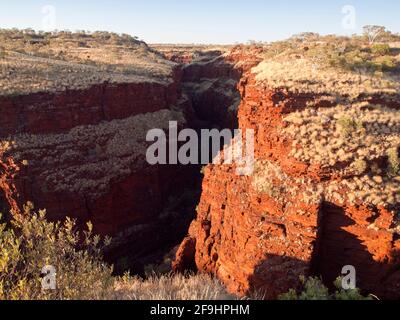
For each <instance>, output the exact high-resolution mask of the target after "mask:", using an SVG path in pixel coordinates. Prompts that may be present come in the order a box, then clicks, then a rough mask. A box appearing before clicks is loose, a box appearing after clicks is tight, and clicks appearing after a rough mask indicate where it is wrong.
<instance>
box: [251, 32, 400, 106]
mask: <svg viewBox="0 0 400 320" xmlns="http://www.w3.org/2000/svg"><path fill="white" fill-rule="evenodd" d="M378 40H379V42H378ZM399 41H400V37H399V36H398V35H393V34H391V33H389V32H387V31H385V32H383V33H381V35H380V37H377V38H376V39H375V40H374V42H373V43H370V41H369V40H368V36H366V35H363V36H353V37H338V36H319V35H318V34H314V33H306V34H300V35H297V36H294V37H292V38H290V39H288V40H286V41H280V42H275V43H271V44H268V45H266V46H265V61H264V62H262V63H261V64H260V65H259V66H258V67H257V68H255V70H254V71H255V72H256V73H258V75H257V79H258V80H260V81H267V82H268V83H269V84H270V85H271V86H274V87H284V88H288V89H289V90H290V91H300V92H310V93H311V92H312V93H317V94H318V93H326V94H332V95H336V94H341V95H347V96H350V97H353V98H357V97H358V96H359V95H360V94H363V93H368V94H370V93H387V94H396V93H397V91H398V89H399V84H398V82H399V81H398V80H399V77H398V76H399V72H398V71H399V70H400V48H399Z"/></svg>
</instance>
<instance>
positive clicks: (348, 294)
mask: <svg viewBox="0 0 400 320" xmlns="http://www.w3.org/2000/svg"><path fill="white" fill-rule="evenodd" d="M301 280H302V283H303V289H302V291H301V292H297V291H296V290H294V289H291V290H290V291H289V292H287V293H285V294H282V295H281V296H280V297H279V300H372V297H364V296H362V295H361V294H360V291H359V290H358V289H350V290H344V289H343V288H342V286H341V279H338V280H336V282H335V286H336V288H337V290H336V291H335V292H334V293H330V292H329V289H328V288H327V287H326V286H325V285H324V284H323V283H322V281H321V279H319V278H313V277H310V278H308V279H306V278H302V279H301Z"/></svg>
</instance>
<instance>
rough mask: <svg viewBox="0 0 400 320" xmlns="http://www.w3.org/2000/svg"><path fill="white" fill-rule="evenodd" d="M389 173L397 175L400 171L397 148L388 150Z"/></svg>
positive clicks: (393, 175)
mask: <svg viewBox="0 0 400 320" xmlns="http://www.w3.org/2000/svg"><path fill="white" fill-rule="evenodd" d="M387 154H388V175H389V176H392V177H395V176H397V175H398V174H399V173H400V158H399V152H398V150H397V148H392V149H389V150H388V152H387Z"/></svg>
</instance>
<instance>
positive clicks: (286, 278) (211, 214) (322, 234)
mask: <svg viewBox="0 0 400 320" xmlns="http://www.w3.org/2000/svg"><path fill="white" fill-rule="evenodd" d="M239 59H243V57H240V56H239ZM253 66H254V63H253ZM247 70H248V69H247ZM239 91H240V93H241V99H242V100H241V104H240V106H239V114H238V119H239V127H240V128H241V129H246V128H250V129H254V130H255V136H256V143H255V157H256V164H255V171H254V173H253V174H252V175H251V176H238V175H237V174H236V170H235V166H234V165H222V166H215V165H210V166H208V167H207V168H206V170H205V177H204V181H203V187H202V190H203V191H202V196H201V200H200V204H199V206H198V209H197V214H198V215H197V218H196V220H195V221H193V223H192V225H191V227H190V230H189V236H188V237H187V238H186V239H185V241H184V242H183V243H182V245H181V247H180V249H179V250H178V253H177V258H176V261H175V264H174V267H175V269H176V270H184V269H186V268H193V266H196V267H197V269H198V270H200V271H205V272H210V273H213V274H216V275H217V276H218V277H219V278H220V279H221V280H222V281H223V282H224V283H225V284H226V285H227V286H228V288H229V290H230V291H231V292H233V293H239V294H241V295H245V294H249V293H251V292H253V291H258V290H260V291H261V292H263V293H265V294H266V298H267V299H274V298H276V297H277V296H278V295H279V294H281V293H284V292H287V291H288V290H289V289H290V288H298V287H299V286H300V280H299V277H300V276H302V275H305V276H307V275H321V276H322V277H323V280H324V281H325V282H326V283H327V284H332V283H333V281H334V280H335V279H336V278H337V277H338V276H339V275H340V274H341V270H342V267H343V266H346V265H353V266H354V267H356V270H357V280H358V282H357V285H358V286H359V287H360V288H361V289H363V290H365V292H368V293H374V294H376V295H378V296H379V297H382V298H384V297H386V298H399V297H400V295H399V292H400V291H399V287H400V271H399V268H398V266H399V263H400V259H399V255H398V250H399V247H400V240H399V236H398V234H397V232H394V229H393V228H394V226H396V225H398V221H397V218H396V216H395V215H394V214H393V212H391V211H388V210H387V209H385V208H383V206H380V205H377V206H371V205H368V204H367V203H366V202H363V201H362V200H360V201H354V199H352V200H351V201H350V200H348V199H346V195H343V194H341V192H344V191H343V190H342V189H336V184H337V183H339V184H340V180H341V179H344V178H343V177H340V176H338V174H335V173H334V172H335V171H329V170H323V169H322V168H321V166H320V165H319V164H318V163H311V164H310V163H307V162H305V161H300V160H299V159H297V158H295V157H294V156H293V153H292V151H291V150H292V146H293V139H290V138H288V137H287V136H285V135H283V134H282V130H284V128H285V127H287V124H286V122H285V121H284V119H285V117H287V116H288V114H290V113H294V112H296V111H299V110H304V108H305V106H306V105H307V102H310V101H313V102H314V103H315V104H316V105H317V107H319V108H329V107H330V106H332V103H331V102H330V101H325V100H324V99H320V98H319V96H318V95H315V94H314V95H313V94H297V95H295V94H290V93H287V92H285V91H282V90H272V89H270V88H269V87H268V86H267V85H265V84H263V83H262V82H259V81H256V79H255V74H253V73H251V72H249V71H248V72H247V73H245V74H244V75H243V77H242V79H241V81H240V84H239ZM321 110H322V109H321ZM365 179H368V178H365ZM375 180H376V181H377V183H379V182H381V181H379V180H380V179H378V178H377V179H375ZM356 181H357V179H356ZM332 185H334V186H335V187H332ZM332 190H333V191H332ZM336 190H339V191H336ZM344 193H346V192H344ZM367 199H369V198H368V197H367Z"/></svg>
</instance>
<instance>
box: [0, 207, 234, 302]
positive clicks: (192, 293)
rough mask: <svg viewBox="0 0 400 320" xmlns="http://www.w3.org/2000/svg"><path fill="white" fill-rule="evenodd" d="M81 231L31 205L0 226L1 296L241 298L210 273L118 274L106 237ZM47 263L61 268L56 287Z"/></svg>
mask: <svg viewBox="0 0 400 320" xmlns="http://www.w3.org/2000/svg"><path fill="white" fill-rule="evenodd" d="M87 227H88V228H87V231H85V232H77V231H76V224H75V222H74V221H72V220H70V219H66V221H65V222H64V223H51V222H48V221H46V215H45V212H44V211H39V212H36V211H34V209H33V206H32V205H31V204H28V205H27V206H26V207H25V211H24V213H23V214H22V215H20V216H18V217H17V218H15V219H14V220H13V221H11V222H10V223H9V224H6V223H2V224H1V225H0V300H54V299H56V300H86V299H90V300H92V299H106V300H174V299H178V300H179V299H182V300H197V299H200V300H202V299H204V300H212V299H217V300H218V299H235V297H233V296H231V295H228V294H227V293H226V290H225V288H224V287H223V286H222V285H221V284H220V283H219V281H217V280H215V279H213V278H211V277H210V276H208V275H172V274H168V275H163V276H156V275H153V276H150V277H149V278H148V279H141V278H139V277H133V276H130V275H129V274H126V275H125V276H123V277H114V276H113V274H112V271H113V270H112V267H111V266H109V265H107V264H106V263H104V262H103V260H102V249H103V248H104V246H107V245H108V244H109V242H110V239H105V240H104V241H102V240H101V239H100V238H99V237H98V236H95V235H93V234H92V226H91V224H90V223H88V225H87ZM44 266H53V267H54V268H55V270H56V278H55V279H56V289H55V290H51V289H49V290H44V289H42V280H43V276H44V274H41V272H42V268H43V267H44Z"/></svg>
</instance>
